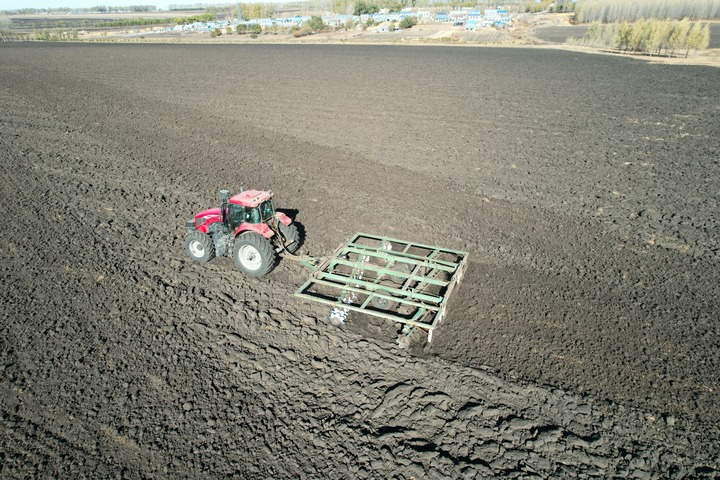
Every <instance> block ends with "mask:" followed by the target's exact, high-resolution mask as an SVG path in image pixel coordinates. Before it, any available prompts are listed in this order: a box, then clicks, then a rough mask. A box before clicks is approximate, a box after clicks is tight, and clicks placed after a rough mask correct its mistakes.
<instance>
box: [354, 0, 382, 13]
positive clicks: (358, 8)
mask: <svg viewBox="0 0 720 480" xmlns="http://www.w3.org/2000/svg"><path fill="white" fill-rule="evenodd" d="M379 11H380V7H379V6H377V5H376V4H374V3H365V2H363V1H362V0H360V1H359V2H357V3H356V4H355V9H354V10H353V15H358V16H359V15H372V14H373V13H378V12H379Z"/></svg>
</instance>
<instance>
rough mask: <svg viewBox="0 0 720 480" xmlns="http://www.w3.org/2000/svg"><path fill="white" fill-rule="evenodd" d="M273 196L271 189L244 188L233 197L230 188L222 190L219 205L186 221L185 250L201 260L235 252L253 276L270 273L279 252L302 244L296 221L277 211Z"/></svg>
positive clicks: (247, 272) (292, 252) (239, 261)
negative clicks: (266, 190)
mask: <svg viewBox="0 0 720 480" xmlns="http://www.w3.org/2000/svg"><path fill="white" fill-rule="evenodd" d="M272 197H273V194H272V192H265V191H260V190H244V189H242V188H241V189H240V193H238V194H237V195H234V196H232V197H231V196H230V191H229V190H220V208H211V209H209V210H205V211H202V212H200V213H198V214H197V215H195V217H194V218H193V219H192V220H188V221H187V223H186V224H185V227H186V228H187V235H186V236H185V252H186V253H187V254H188V256H189V257H190V258H191V259H192V260H194V261H196V262H199V263H205V262H209V261H210V260H212V259H213V258H215V257H216V256H230V255H232V257H233V260H234V261H235V265H237V267H238V268H239V269H240V270H242V271H243V272H244V273H245V274H247V275H249V276H251V277H260V276H262V275H265V274H267V273H269V272H270V271H271V270H272V268H273V267H274V266H275V262H276V261H277V254H278V253H280V252H287V253H290V254H294V253H295V252H296V251H297V250H298V249H299V248H300V232H299V231H298V228H297V225H296V224H294V223H293V222H292V220H291V219H290V217H288V216H287V215H285V214H284V213H282V212H276V211H275V207H274V206H273V202H272Z"/></svg>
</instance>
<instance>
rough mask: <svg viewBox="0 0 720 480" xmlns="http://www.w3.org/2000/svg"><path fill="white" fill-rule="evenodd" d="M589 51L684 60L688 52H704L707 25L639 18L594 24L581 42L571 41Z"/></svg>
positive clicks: (708, 37)
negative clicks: (600, 49) (679, 56)
mask: <svg viewBox="0 0 720 480" xmlns="http://www.w3.org/2000/svg"><path fill="white" fill-rule="evenodd" d="M570 43H580V44H584V45H589V46H593V47H601V48H613V49H616V50H620V51H622V52H633V53H646V54H650V55H667V56H676V55H678V54H684V55H685V56H686V57H687V56H688V54H689V52H690V51H691V50H694V51H698V50H705V49H706V48H707V47H708V45H709V44H710V25H709V24H707V23H706V24H705V25H703V24H702V23H701V22H695V23H692V22H691V21H690V19H689V18H684V19H682V20H670V19H665V20H659V19H657V18H649V19H644V18H641V19H640V20H638V21H637V22H635V23H628V22H622V23H621V22H619V21H616V22H613V23H609V24H603V23H602V22H600V20H595V21H594V22H592V23H591V24H590V25H589V26H588V32H587V35H586V36H585V38H584V39H580V40H578V39H571V42H570Z"/></svg>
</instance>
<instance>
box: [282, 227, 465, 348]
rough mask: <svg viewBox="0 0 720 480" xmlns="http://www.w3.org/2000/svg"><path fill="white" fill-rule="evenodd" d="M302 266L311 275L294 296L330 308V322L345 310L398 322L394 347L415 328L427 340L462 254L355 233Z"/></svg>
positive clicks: (341, 319) (461, 265)
mask: <svg viewBox="0 0 720 480" xmlns="http://www.w3.org/2000/svg"><path fill="white" fill-rule="evenodd" d="M305 265H306V266H308V267H310V268H311V269H313V272H312V274H311V275H310V278H309V279H308V280H307V281H306V282H305V283H304V284H303V285H302V286H301V287H300V288H299V289H298V290H297V291H296V292H295V295H296V296H298V297H300V298H303V299H307V300H311V301H316V302H320V303H324V304H327V305H330V306H331V307H332V310H331V311H330V314H329V315H328V318H329V320H330V321H331V322H332V323H334V324H342V323H343V322H344V321H345V319H346V318H347V316H348V314H349V312H350V311H354V312H360V313H364V314H368V315H373V316H376V317H381V318H384V319H387V320H391V321H393V322H397V323H400V324H402V325H403V329H402V333H401V335H400V337H399V339H398V343H399V344H400V345H401V346H407V344H408V343H409V338H410V335H411V334H412V333H413V331H414V330H415V329H417V328H419V329H422V330H423V331H425V332H426V333H427V336H428V341H432V333H433V330H435V328H436V327H437V326H438V324H439V323H440V322H441V321H442V319H443V317H444V316H445V312H446V309H447V300H448V298H449V296H450V294H451V293H452V291H453V289H454V288H455V286H456V285H457V284H458V282H459V281H460V279H461V278H462V274H463V271H464V269H465V267H466V265H467V252H463V251H459V250H451V249H447V248H441V247H437V246H434V245H425V244H421V243H414V242H408V241H405V240H398V239H395V238H389V237H382V236H376V235H370V234H366V233H357V234H356V235H355V236H354V237H352V238H351V239H349V240H348V241H346V242H345V243H343V244H342V245H340V246H339V247H338V248H337V249H336V250H335V252H333V254H332V255H330V256H328V257H324V258H322V259H319V260H318V261H317V262H312V263H305Z"/></svg>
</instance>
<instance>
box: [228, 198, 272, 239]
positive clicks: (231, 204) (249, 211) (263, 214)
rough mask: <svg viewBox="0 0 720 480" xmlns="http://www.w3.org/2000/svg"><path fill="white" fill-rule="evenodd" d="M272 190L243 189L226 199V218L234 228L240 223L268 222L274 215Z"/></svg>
mask: <svg viewBox="0 0 720 480" xmlns="http://www.w3.org/2000/svg"><path fill="white" fill-rule="evenodd" d="M272 196H273V194H272V192H266V191H260V190H245V191H243V192H240V193H238V194H237V195H234V196H232V197H230V199H229V200H228V207H227V208H228V210H227V219H228V223H229V225H230V227H231V228H232V229H233V230H235V229H236V228H237V227H239V226H240V224H241V223H249V224H253V225H257V224H259V223H268V222H269V221H270V220H271V219H272V218H273V216H274V215H275V207H274V206H273V202H272Z"/></svg>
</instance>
